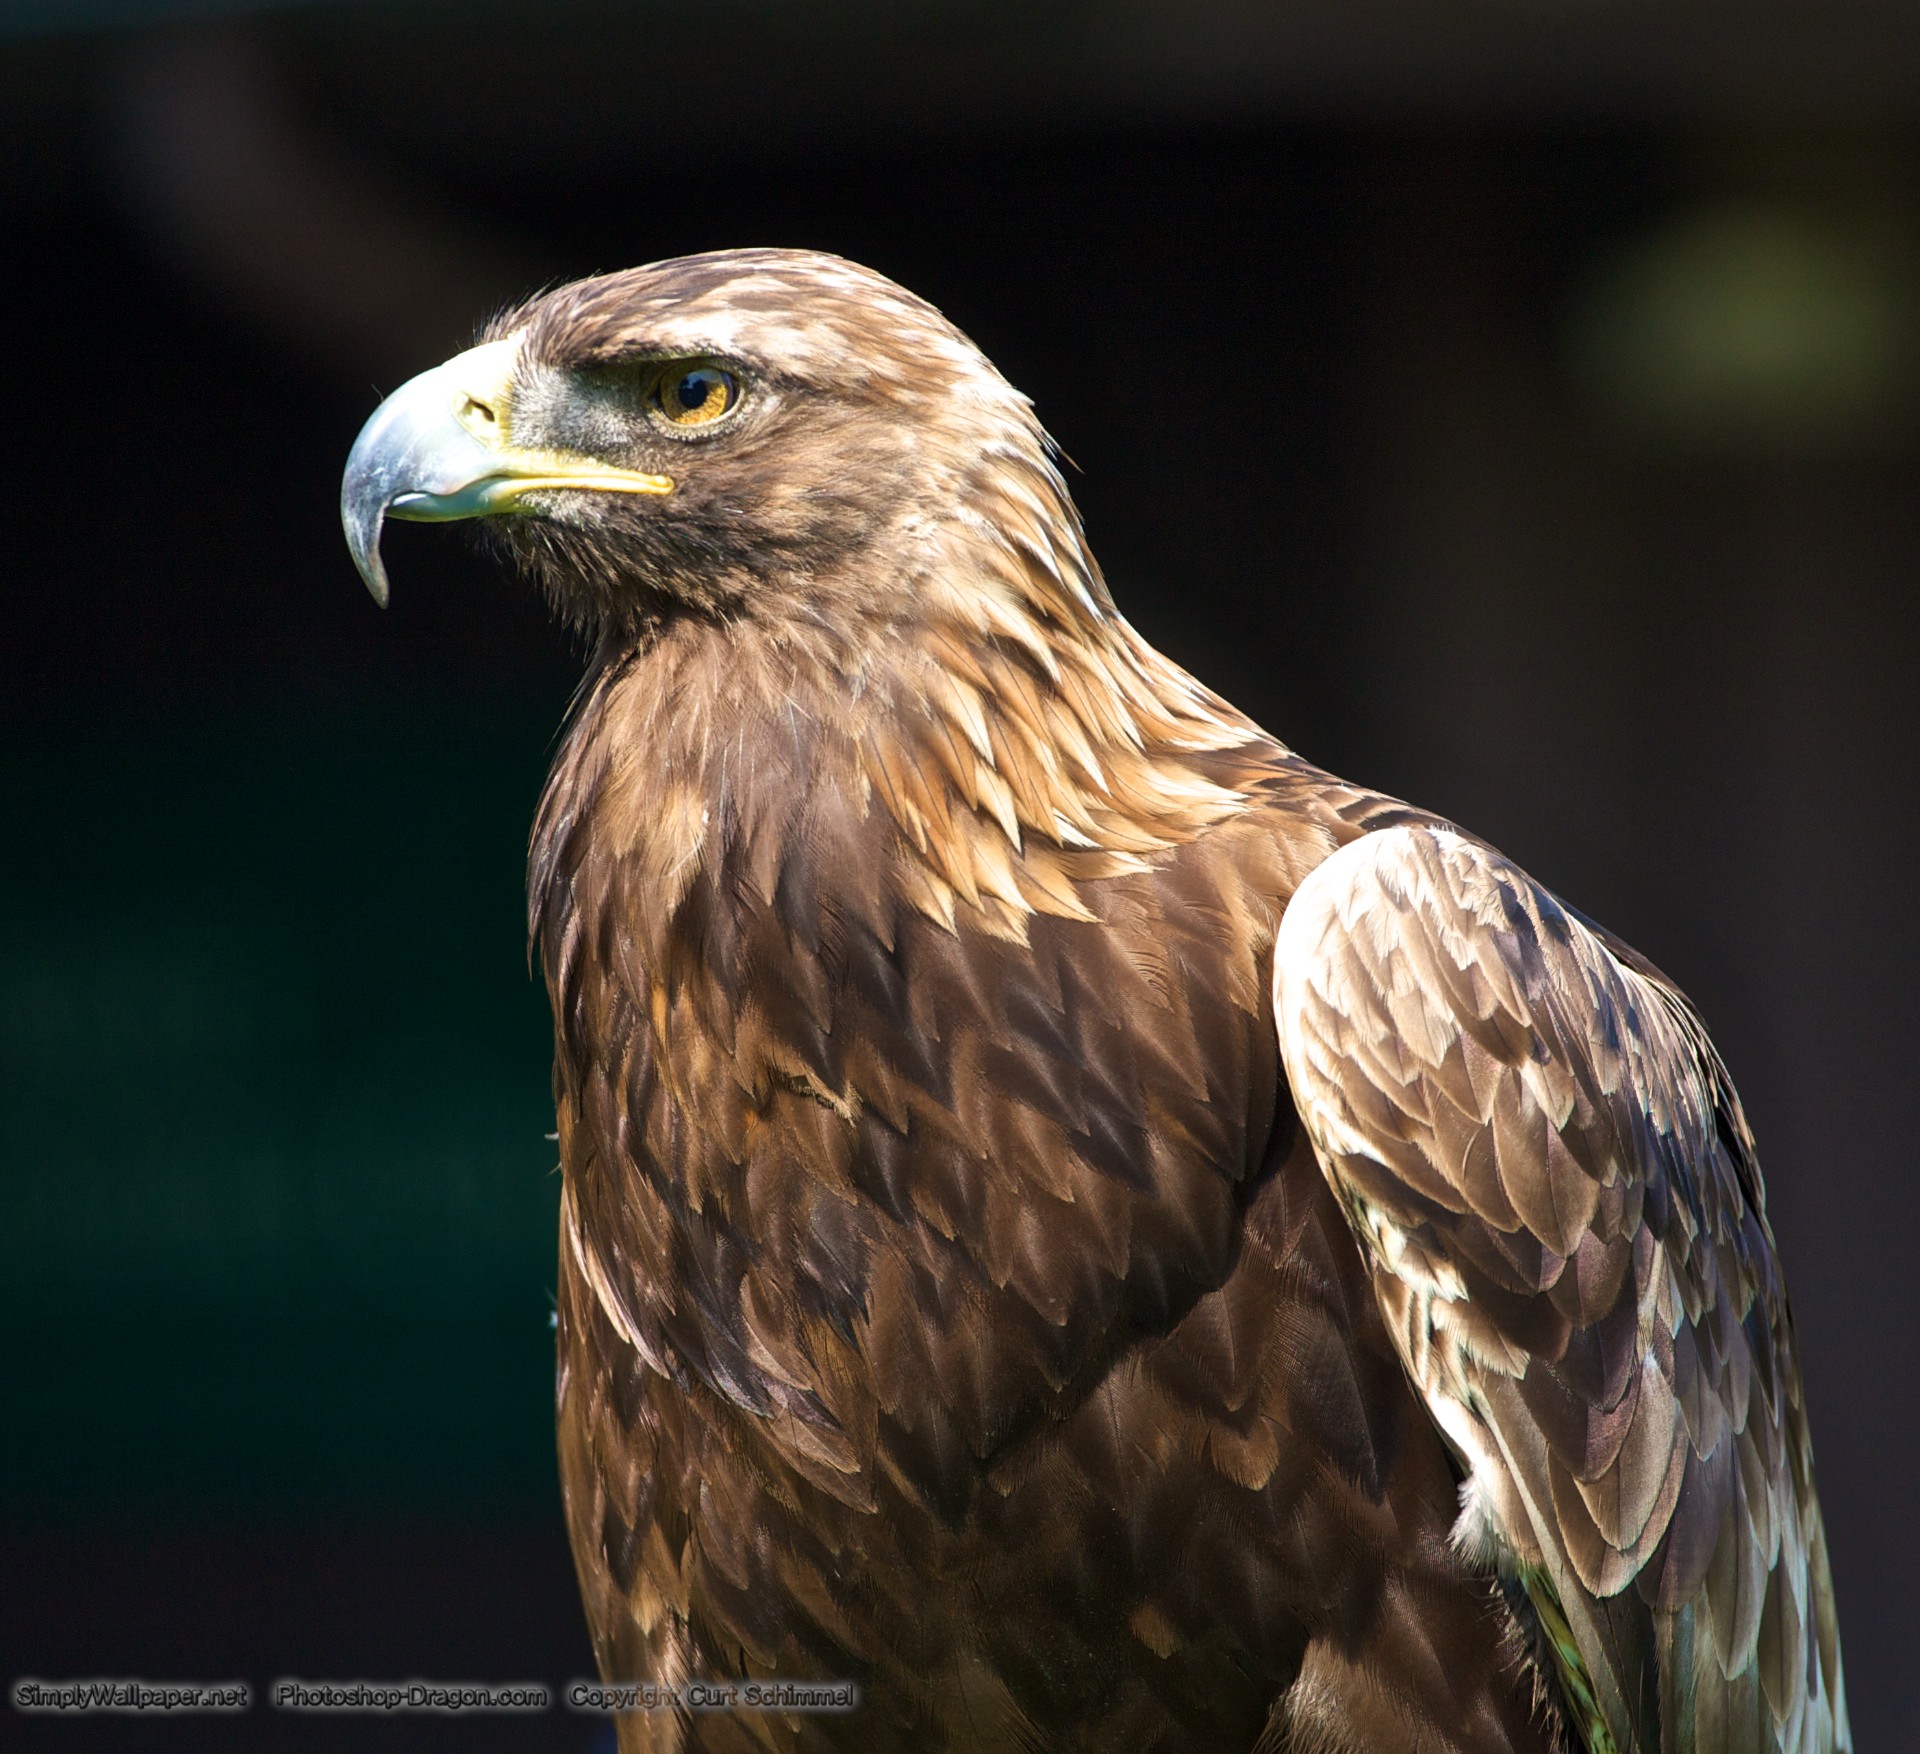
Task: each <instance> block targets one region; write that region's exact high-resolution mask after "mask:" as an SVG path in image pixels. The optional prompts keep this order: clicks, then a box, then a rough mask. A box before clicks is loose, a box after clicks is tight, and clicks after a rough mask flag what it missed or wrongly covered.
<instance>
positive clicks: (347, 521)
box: [340, 476, 390, 609]
mask: <svg viewBox="0 0 1920 1754" xmlns="http://www.w3.org/2000/svg"><path fill="white" fill-rule="evenodd" d="M340 523H341V526H342V528H343V529H344V530H345V532H346V538H347V551H348V552H349V553H350V554H351V555H352V556H353V565H354V570H355V571H356V572H358V573H359V575H360V578H361V581H362V583H364V584H365V585H366V587H367V590H368V591H369V592H370V593H371V594H372V596H373V600H374V601H375V602H376V603H378V604H379V605H380V607H381V608H382V609H384V608H386V606H387V599H388V596H389V595H390V593H389V591H388V588H387V568H386V563H385V562H384V561H382V560H381V558H380V532H381V528H382V526H384V524H385V523H386V507H385V506H384V505H378V504H374V503H369V501H368V498H367V496H365V495H364V494H356V493H355V492H354V491H353V480H352V477H351V476H349V477H348V482H347V486H346V489H345V491H343V492H342V494H341V496H340Z"/></svg>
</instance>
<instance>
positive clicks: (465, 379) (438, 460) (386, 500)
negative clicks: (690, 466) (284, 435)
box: [340, 336, 673, 608]
mask: <svg viewBox="0 0 1920 1754" xmlns="http://www.w3.org/2000/svg"><path fill="white" fill-rule="evenodd" d="M519 347H520V342H519V338H518V337H517V336H509V337H508V338H507V339H506V340H504V341H489V342H486V343H485V344H484V345H482V346H479V347H475V348H471V349H470V350H469V351H467V352H465V353H462V354H458V355H456V356H455V357H454V358H452V359H450V360H448V361H447V362H446V364H445V365H437V366H435V367H434V368H433V370H432V371H428V372H422V373H421V374H420V375H419V376H418V377H417V378H414V379H413V380H412V381H411V382H409V383H405V384H402V385H401V386H400V388H399V389H397V390H395V391H394V393H393V394H392V395H391V396H389V397H388V398H387V399H386V400H385V401H384V402H382V403H381V404H380V406H379V407H378V408H376V409H375V410H374V411H373V418H372V419H370V420H369V421H368V422H367V424H366V425H365V426H363V427H362V428H361V429H360V436H359V437H358V438H357V439H355V440H354V441H353V449H352V450H351V451H350V452H349V453H348V455H347V472H346V476H345V478H344V479H343V480H342V481H341V483H340V522H341V525H342V526H343V527H344V529H345V530H346V533H347V547H348V549H349V550H351V552H352V554H353V564H354V565H355V566H356V567H358V568H359V569H360V576H361V577H362V578H363V579H365V580H366V582H367V589H368V590H369V591H371V592H372V593H373V600H374V601H375V602H376V603H378V604H379V605H380V606H381V607H382V608H385V607H386V602H387V569H386V568H385V567H384V566H383V565H382V564H381V561H380V530H381V527H382V525H383V524H384V523H385V522H386V520H387V518H388V517H389V516H391V517H396V518H405V519H408V520H411V521H413V522H416V523H423V524H438V523H451V522H453V521H455V520H457V519H460V518H486V517H492V516H495V515H496V514H498V513H501V512H512V511H521V510H526V509H528V508H526V507H524V506H523V505H522V504H521V502H522V500H523V499H524V497H525V496H526V495H527V494H529V493H534V492H537V491H539V490H540V489H542V488H556V487H558V488H574V489H584V490H587V491H589V492H599V493H660V494H665V493H671V492H672V491H673V480H672V478H671V477H670V476H666V475H644V474H641V473H640V472H639V471H638V470H633V469H621V468H617V467H615V466H614V465H612V464H608V463H602V462H599V461H596V460H595V459H593V458H591V457H580V456H574V455H571V454H569V453H567V452H564V451H544V450H522V449H520V448H519V447H517V446H516V445H515V444H514V443H513V442H512V438H511V425H512V413H513V409H512V399H511V393H512V388H513V366H514V358H515V355H516V354H517V353H518V352H519Z"/></svg>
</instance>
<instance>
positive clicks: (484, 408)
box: [460, 396, 500, 426]
mask: <svg viewBox="0 0 1920 1754" xmlns="http://www.w3.org/2000/svg"><path fill="white" fill-rule="evenodd" d="M460 417H461V419H463V420H478V421H481V422H483V423H484V424H485V425H487V426H498V425H499V424H500V416H499V415H497V414H496V413H494V411H493V410H492V409H491V408H490V407H488V405H487V404H486V403H485V402H482V401H481V400H480V399H479V398H478V397H477V396H469V397H468V398H467V405H466V407H464V408H462V409H461V410H460Z"/></svg>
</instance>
